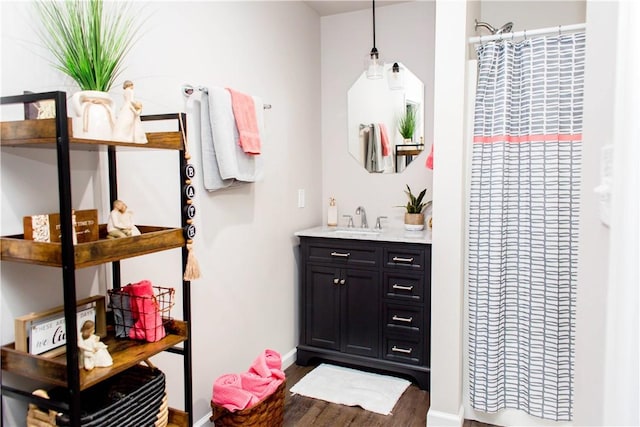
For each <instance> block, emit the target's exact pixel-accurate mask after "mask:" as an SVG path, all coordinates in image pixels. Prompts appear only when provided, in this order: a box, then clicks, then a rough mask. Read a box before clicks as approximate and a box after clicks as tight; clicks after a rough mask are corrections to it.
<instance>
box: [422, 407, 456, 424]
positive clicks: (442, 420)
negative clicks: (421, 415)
mask: <svg viewBox="0 0 640 427" xmlns="http://www.w3.org/2000/svg"><path fill="white" fill-rule="evenodd" d="M462 424H464V406H462V405H460V409H459V410H458V413H457V414H450V413H448V412H441V411H434V410H433V409H431V408H429V411H428V412H427V425H428V426H429V427H462Z"/></svg>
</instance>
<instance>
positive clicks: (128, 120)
mask: <svg viewBox="0 0 640 427" xmlns="http://www.w3.org/2000/svg"><path fill="white" fill-rule="evenodd" d="M122 89H124V104H123V105H122V108H121V109H120V113H119V114H118V118H117V119H116V123H115V125H114V127H113V137H112V138H113V139H114V140H115V141H123V142H136V143H138V144H146V143H147V135H146V134H145V132H144V129H142V121H141V120H140V114H141V113H142V103H141V102H139V101H136V100H135V99H134V96H133V82H132V81H131V80H125V82H124V84H123V85H122Z"/></svg>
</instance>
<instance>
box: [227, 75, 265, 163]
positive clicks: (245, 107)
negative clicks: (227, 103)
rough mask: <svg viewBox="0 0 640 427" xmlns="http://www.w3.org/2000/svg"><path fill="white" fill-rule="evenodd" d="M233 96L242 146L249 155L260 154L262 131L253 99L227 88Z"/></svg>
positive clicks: (234, 113) (233, 105) (233, 106)
mask: <svg viewBox="0 0 640 427" xmlns="http://www.w3.org/2000/svg"><path fill="white" fill-rule="evenodd" d="M226 89H227V90H228V91H229V93H230V94H231V108H232V110H233V115H234V116H235V119H236V126H237V128H238V135H239V139H240V146H241V147H242V150H243V151H244V152H245V153H247V154H253V155H256V154H260V130H259V128H258V118H257V117H256V107H255V103H254V102H253V97H251V96H250V95H245V94H244V93H240V92H238V91H236V90H233V89H230V88H226Z"/></svg>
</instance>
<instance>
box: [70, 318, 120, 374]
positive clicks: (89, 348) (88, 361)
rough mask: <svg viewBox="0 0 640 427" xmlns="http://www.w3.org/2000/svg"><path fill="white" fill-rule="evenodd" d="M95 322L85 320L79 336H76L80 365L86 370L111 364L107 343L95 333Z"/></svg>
mask: <svg viewBox="0 0 640 427" xmlns="http://www.w3.org/2000/svg"><path fill="white" fill-rule="evenodd" d="M95 332H96V328H95V324H94V323H93V321H91V320H87V321H86V322H84V323H83V324H82V328H81V329H80V336H79V337H78V348H79V349H80V357H81V360H82V366H83V367H84V369H86V370H87V371H90V370H92V369H93V368H96V367H98V368H104V367H107V366H111V365H113V359H112V358H111V355H110V354H109V351H108V350H107V345H106V344H105V343H103V342H101V341H100V337H99V336H97V335H95Z"/></svg>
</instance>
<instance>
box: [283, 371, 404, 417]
mask: <svg viewBox="0 0 640 427" xmlns="http://www.w3.org/2000/svg"><path fill="white" fill-rule="evenodd" d="M409 384H411V383H410V382H409V381H407V380H404V379H401V378H396V377H391V376H388V375H379V374H373V373H369V372H363V371H358V370H356V369H350V368H344V367H341V366H334V365H328V364H326V363H323V364H321V365H319V366H318V367H316V368H314V369H313V370H312V371H311V372H309V373H308V374H307V375H305V376H304V377H303V378H302V379H301V380H300V381H298V382H297V383H296V384H294V385H293V387H291V390H290V391H291V393H293V394H300V395H302V396H306V397H313V398H315V399H321V400H326V401H328V402H332V403H338V404H341V405H347V406H360V407H361V408H363V409H366V410H367V411H371V412H376V413H378V414H383V415H389V414H390V413H391V410H392V409H393V407H394V406H395V404H396V402H397V401H398V399H399V398H400V396H401V395H402V393H404V391H405V390H406V388H407V387H409Z"/></svg>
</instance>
